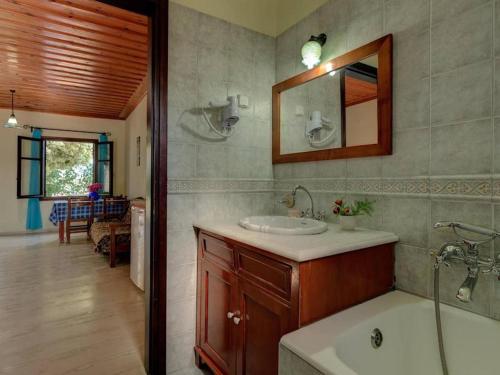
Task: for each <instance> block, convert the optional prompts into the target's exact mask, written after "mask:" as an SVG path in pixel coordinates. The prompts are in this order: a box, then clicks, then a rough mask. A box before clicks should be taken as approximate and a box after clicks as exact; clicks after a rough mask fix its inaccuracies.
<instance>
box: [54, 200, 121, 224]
mask: <svg viewBox="0 0 500 375" xmlns="http://www.w3.org/2000/svg"><path fill="white" fill-rule="evenodd" d="M125 209H126V206H125V205H123V206H121V205H118V204H112V205H110V207H109V213H110V214H117V215H119V214H122V213H124V211H125ZM103 211H104V201H103V200H99V201H97V202H95V203H94V215H96V216H97V215H100V214H102V213H103ZM89 216H90V207H88V206H87V207H85V206H80V207H73V208H71V218H72V219H86V218H88V217H89ZM67 217H68V202H67V201H54V205H53V206H52V211H51V212H50V216H49V220H50V221H51V222H52V223H53V224H54V225H57V224H59V222H61V221H65V220H66V219H67Z"/></svg>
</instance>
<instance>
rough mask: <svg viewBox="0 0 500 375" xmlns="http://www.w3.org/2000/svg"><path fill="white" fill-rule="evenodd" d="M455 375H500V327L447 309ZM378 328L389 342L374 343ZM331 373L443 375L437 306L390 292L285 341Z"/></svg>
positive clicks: (449, 350) (447, 335)
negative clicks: (374, 334)
mask: <svg viewBox="0 0 500 375" xmlns="http://www.w3.org/2000/svg"><path fill="white" fill-rule="evenodd" d="M441 311H442V321H443V330H444V341H445V350H446V353H447V361H448V370H449V374H450V375H496V374H500V322H498V321H495V320H493V319H488V318H485V317H482V316H479V315H475V314H472V313H469V312H466V311H463V310H460V309H456V308H453V307H450V306H446V305H442V308H441ZM374 328H378V329H380V330H381V331H382V334H383V343H382V345H381V346H380V347H379V348H378V349H374V348H373V347H372V344H371V340H370V337H371V333H372V330H373V329H374ZM281 345H283V346H285V347H286V348H288V349H289V350H291V351H292V352H293V353H295V354H296V355H298V356H299V357H301V358H302V359H303V360H305V361H306V362H308V363H309V364H310V365H312V366H313V367H315V368H316V369H318V370H319V371H320V372H322V373H325V374H334V375H442V370H441V362H440V359H439V350H438V343H437V335H436V325H435V320H434V303H433V301H430V300H426V299H423V298H420V297H416V296H413V295H410V294H407V293H403V292H399V291H396V292H390V293H388V294H386V295H383V296H381V297H378V298H375V299H373V300H371V301H368V302H365V303H363V304H361V305H358V306H355V307H353V308H350V309H348V310H345V311H343V312H340V313H338V314H335V315H332V316H330V317H328V318H325V319H323V320H320V321H318V322H316V323H314V324H311V325H309V326H306V327H304V328H301V329H299V330H298V331H295V332H292V333H289V334H288V335H286V336H284V337H283V338H282V340H281Z"/></svg>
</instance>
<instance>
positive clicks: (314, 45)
mask: <svg viewBox="0 0 500 375" xmlns="http://www.w3.org/2000/svg"><path fill="white" fill-rule="evenodd" d="M325 43H326V34H324V33H323V34H319V35H318V36H314V35H311V37H310V38H309V40H308V41H307V42H306V43H305V44H304V45H303V46H302V50H301V53H302V64H304V65H306V66H307V68H308V69H312V68H314V67H315V66H316V65H318V64H319V62H320V57H321V47H322V46H323V45H324V44H325Z"/></svg>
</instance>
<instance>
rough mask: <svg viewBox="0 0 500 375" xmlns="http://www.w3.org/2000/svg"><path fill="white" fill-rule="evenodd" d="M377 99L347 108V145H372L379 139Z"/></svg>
mask: <svg viewBox="0 0 500 375" xmlns="http://www.w3.org/2000/svg"><path fill="white" fill-rule="evenodd" d="M377 109H378V107H377V100H376V99H374V100H370V101H367V102H363V103H359V104H356V105H351V106H349V107H347V108H346V143H347V146H359V145H371V144H375V143H377V141H378V113H377Z"/></svg>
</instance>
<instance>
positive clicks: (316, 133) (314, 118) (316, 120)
mask: <svg viewBox="0 0 500 375" xmlns="http://www.w3.org/2000/svg"><path fill="white" fill-rule="evenodd" d="M331 122H332V121H331V120H330V119H329V118H326V117H323V116H322V114H321V111H312V112H311V115H310V116H309V120H308V121H307V122H306V128H305V136H306V138H307V140H308V141H309V145H310V146H311V147H323V146H326V145H327V144H329V143H330V142H331V141H333V139H334V138H335V133H336V129H332V130H331V132H330V134H328V135H327V136H326V137H325V138H323V139H318V138H320V136H321V129H324V128H331V127H330V124H331Z"/></svg>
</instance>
